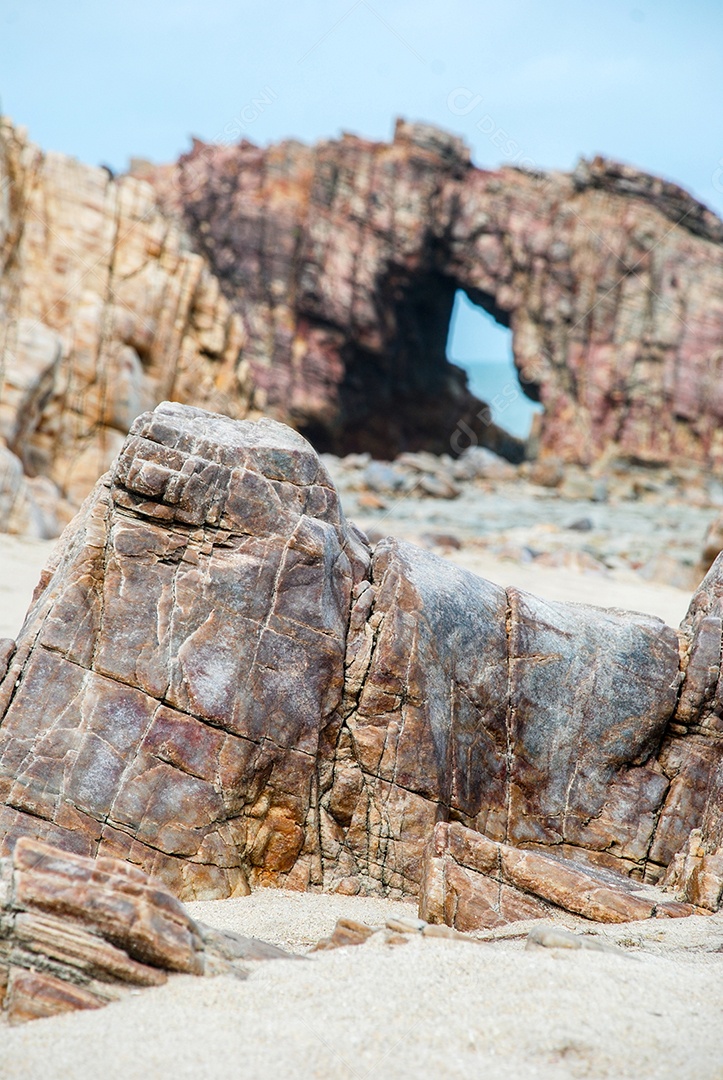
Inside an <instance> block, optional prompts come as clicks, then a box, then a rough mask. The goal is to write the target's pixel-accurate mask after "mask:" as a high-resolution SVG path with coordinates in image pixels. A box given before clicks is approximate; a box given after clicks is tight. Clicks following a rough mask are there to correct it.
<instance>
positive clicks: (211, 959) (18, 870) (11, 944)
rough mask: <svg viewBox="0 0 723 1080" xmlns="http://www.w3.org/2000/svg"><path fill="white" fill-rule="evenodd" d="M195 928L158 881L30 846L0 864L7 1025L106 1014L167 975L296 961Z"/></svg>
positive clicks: (111, 862) (126, 868)
mask: <svg viewBox="0 0 723 1080" xmlns="http://www.w3.org/2000/svg"><path fill="white" fill-rule="evenodd" d="M288 955H289V954H287V953H284V952H283V950H281V949H277V948H275V947H274V946H273V945H268V944H267V943H266V942H263V941H255V940H254V939H253V938H242V937H239V936H238V935H236V934H231V933H227V932H223V933H222V932H220V931H217V930H213V929H212V928H211V927H208V926H205V925H204V924H203V923H198V922H195V921H194V920H193V919H192V918H191V917H190V916H189V915H188V913H187V912H186V911H185V909H184V907H183V905H182V904H180V903H179V902H178V900H176V898H175V897H174V896H172V895H171V894H170V893H169V892H168V890H167V889H165V888H164V887H163V885H162V884H161V883H160V882H158V881H151V880H150V879H149V878H148V877H147V876H146V875H145V874H144V873H142V871H140V870H138V869H137V868H136V867H134V866H131V865H130V864H129V863H127V862H121V861H120V860H118V859H108V858H102V857H101V858H99V859H95V860H94V859H88V858H83V857H82V856H79V855H72V854H69V853H68V852H66V851H61V850H59V849H58V848H53V847H50V846H49V845H48V844H43V843H40V842H38V841H37V840H31V839H29V838H28V837H23V838H21V839H20V840H19V841H18V843H17V844H16V845H15V850H14V851H13V854H12V857H11V858H5V859H0V1017H7V1018H8V1019H9V1021H10V1023H22V1022H23V1021H25V1020H36V1019H39V1018H41V1017H45V1016H53V1015H56V1014H58V1013H63V1012H72V1011H75V1010H77V1009H98V1008H101V1007H102V1006H103V1005H106V1004H107V1003H108V1002H110V1001H116V1000H117V999H118V998H120V997H122V995H123V994H124V993H125V992H127V991H128V990H130V989H132V988H133V987H143V986H160V985H162V984H163V983H165V982H166V981H167V978H168V974H169V973H172V972H182V973H184V974H187V975H220V974H224V975H226V974H229V975H233V976H235V977H236V978H246V975H247V969H246V967H245V966H244V965H243V962H242V961H244V960H268V959H276V958H279V957H284V956H288Z"/></svg>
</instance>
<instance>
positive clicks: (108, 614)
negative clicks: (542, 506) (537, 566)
mask: <svg viewBox="0 0 723 1080" xmlns="http://www.w3.org/2000/svg"><path fill="white" fill-rule="evenodd" d="M721 567H723V560H721V562H719V563H716V565H715V567H714V568H713V570H711V573H710V574H709V575H708V578H706V581H705V582H704V583H703V585H702V586H701V589H700V590H699V592H698V593H697V594H696V596H695V597H694V599H693V602H692V605H691V610H690V613H689V616H688V618H687V620H686V621H685V622H684V624H683V627H682V629H681V636H680V639H679V638H678V636H677V635H676V634H675V632H674V631H673V630H671V629H670V628H669V627H667V626H665V625H664V624H663V623H662V622H661V621H660V620H658V619H655V618H652V617H649V616H645V615H640V614H634V613H625V612H619V611H614V610H602V609H599V608H592V607H586V606H583V605H574V604H562V603H552V602H549V601H543V600H540V599H537V598H535V597H533V596H530V595H528V594H526V593H523V592H521V591H519V590H516V589H512V588H511V589H507V590H505V589H502V588H500V587H499V586H497V585H494V584H492V583H490V582H486V581H483V580H482V579H480V578H477V577H475V576H474V575H473V574H470V573H468V572H466V571H464V570H462V569H459V568H457V567H455V566H453V565H451V564H450V563H448V562H445V561H444V560H442V559H439V558H437V557H436V556H434V555H433V554H431V553H430V552H427V551H423V550H420V549H419V548H416V547H414V546H413V545H411V544H407V543H403V542H400V541H396V540H393V539H387V540H384V541H382V542H380V543H379V544H378V545H377V547H376V550H375V552H374V556H373V558H371V557H370V552H369V548H368V545H367V544H366V541H365V539H364V538H363V537H362V536H361V535H360V534H359V533H358V532H357V531H356V530H355V529H354V527H353V526H352V525H350V524H349V523H347V522H346V521H345V519H344V517H343V514H342V512H341V508H340V506H339V500H338V496H337V493H336V491H335V489H334V487H333V485H332V484H331V481H330V479H329V476H328V474H327V472H326V470H325V468H324V465H323V464H322V462H321V461H320V459H319V457H318V456H317V455H316V454H315V452H314V451H313V450H312V448H311V447H310V445H309V444H308V443H307V442H306V441H305V440H304V439H303V438H302V437H301V436H300V435H299V434H297V433H295V432H293V431H291V430H290V429H288V428H285V427H283V426H282V425H279V424H277V423H276V422H274V421H271V420H262V421H258V422H251V421H243V422H237V421H232V420H230V419H228V418H226V417H222V416H218V415H213V414H209V413H205V412H203V411H202V410H198V409H193V408H190V407H188V406H182V405H170V404H163V405H161V406H159V407H158V408H157V409H156V410H155V412H153V413H149V414H144V415H143V416H141V417H140V418H139V419H138V420H137V421H136V423H135V424H134V426H133V428H132V431H131V433H130V435H129V436H128V438H127V440H126V442H125V443H124V446H123V448H122V451H121V453H120V455H119V457H118V460H117V462H116V464H115V465H114V467H113V469H112V471H111V472H110V473H109V474H108V475H107V476H106V477H104V478H103V479H102V480H101V481H100V482H99V483H98V485H97V487H96V489H95V491H94V493H93V495H92V496H91V497H90V498H89V499H88V501H87V502H86V504H85V506H84V508H83V510H82V511H81V513H80V514H79V515H78V517H77V518H76V519H75V521H74V522H73V524H72V525H71V526H70V527H69V529H68V531H67V532H66V534H65V536H64V538H63V541H62V543H61V544H60V546H59V548H58V549H57V551H56V554H55V556H54V561H53V563H52V565H51V566H50V567H49V568H48V570H47V571H46V572H45V574H44V575H43V578H42V580H41V583H40V586H39V588H38V590H37V591H36V595H35V599H34V602H33V605H32V607H31V610H30V612H29V614H28V618H27V620H26V622H25V625H24V627H23V629H22V632H21V634H20V635H19V638H18V641H17V643H8V644H7V646H6V647H4V648H2V649H0V662H2V666H3V667H4V668H5V669H6V674H5V677H4V678H3V679H2V681H0V850H2V851H5V852H9V851H11V850H12V848H13V846H14V844H15V843H16V841H17V838H18V837H20V836H24V835H30V836H34V837H38V838H40V839H43V840H46V841H48V842H52V843H55V844H58V845H59V846H61V847H63V848H66V849H69V850H71V851H75V852H77V853H78V854H81V855H88V856H100V857H101V858H102V857H105V856H113V857H116V858H122V859H125V860H127V861H128V862H129V863H134V864H136V865H137V866H139V867H140V868H141V869H142V870H144V871H146V872H150V873H153V874H155V875H157V876H158V877H159V878H161V879H162V880H163V881H164V882H165V883H166V885H167V886H169V887H170V888H171V889H172V890H173V891H174V892H175V893H176V894H177V895H178V896H179V897H181V898H182V899H185V898H213V897H218V896H229V895H243V894H244V893H245V892H247V891H248V889H249V888H250V887H251V886H254V885H285V886H287V887H290V888H297V889H305V888H324V889H327V890H329V891H339V892H341V893H344V894H354V893H360V892H361V893H374V892H376V893H381V894H384V895H390V896H416V895H418V893H419V891H420V887H422V882H423V880H425V881H427V882H428V880H429V874H428V870H427V868H426V863H425V846H426V844H427V842H428V840H429V838H430V837H431V836H432V834H433V832H434V829H435V826H437V828H438V829H440V828H442V826H444V827H445V828H446V827H447V826H446V824H445V823H448V822H449V821H450V820H451V821H453V822H455V823H457V824H454V825H450V826H449V829H450V830H451V832H450V835H452V836H457V830H459V829H462V832H463V835H464V837H466V838H469V837H472V838H474V837H478V838H479V843H481V844H486V845H488V847H486V848H484V850H485V851H487V852H488V854H489V855H490V858H492V856H494V858H492V862H491V863H490V865H489V867H488V868H487V869H486V870H484V872H483V871H482V870H481V869H480V867H479V866H477V864H474V865H475V866H476V869H475V870H474V874H475V875H476V876H474V877H473V878H472V879H470V877H469V874H468V872H467V871H468V870H469V867H468V865H467V863H466V862H465V860H464V859H463V858H461V857H460V858H457V857H456V855H455V858H454V859H452V857H451V856H449V858H450V859H451V861H450V862H449V865H448V866H447V867H446V870H445V875H446V876H445V881H447V882H448V886H445V889H446V893H445V894H444V895H445V896H448V897H449V896H452V897H453V898H454V899H453V902H452V901H450V903H452V908H453V909H454V910H452V908H450V907H449V903H448V902H447V900H445V899H444V896H442V898H441V899H439V900H438V903H437V906H438V908H439V910H440V911H443V912H445V915H444V917H445V918H448V919H452V920H456V921H457V922H458V923H459V922H460V921H461V922H464V921H465V920H466V919H467V920H471V921H475V920H478V919H479V908H480V904H481V900H480V897H481V896H482V895H483V894H484V896H485V898H486V899H485V901H484V902H485V904H486V905H487V908H486V910H488V914H487V915H486V916H485V917H486V918H488V919H489V920H491V923H494V922H495V921H496V922H499V921H508V920H511V919H515V918H521V917H527V916H529V915H530V913H531V912H538V913H539V912H540V911H545V910H546V906H545V905H547V904H550V903H552V904H557V905H558V906H564V905H566V904H568V903H570V904H571V905H573V906H572V908H571V909H572V910H578V909H577V908H576V907H575V906H574V904H575V903H576V901H574V899H569V897H570V896H571V895H572V893H573V892H574V888H573V885H574V883H575V882H576V881H579V880H580V875H581V874H587V875H588V877H589V880H590V882H591V884H590V885H589V888H590V890H592V892H593V893H594V894H595V895H596V896H599V895H603V896H604V895H605V889H606V888H607V885H606V884H605V882H606V879H605V874H604V873H603V871H607V870H609V871H615V872H616V875H619V874H621V873H622V874H630V875H632V876H633V877H635V878H638V879H643V878H645V879H647V880H649V881H655V880H657V879H658V878H660V877H661V876H662V874H663V873H664V871H665V868H666V867H667V866H668V865H669V863H670V862H671V860H672V859H673V857H674V856H675V855H676V854H677V853H678V852H679V851H680V850H681V849H682V848H683V847H684V845H685V844H686V842H687V840H688V836H689V834H690V832H691V830H692V829H696V828H700V829H701V830H702V843H703V845H704V848H705V854H706V855H707V856H713V855H714V853H715V852H716V851H717V850H718V849H719V848H720V846H721V844H722V843H723V836H722V835H721V833H722V831H723V820H722V818H723V811H721V790H723V788H722V784H721V774H722V771H723V770H722V769H721V757H720V747H721V737H720V716H721V715H723V709H721V708H720V707H719V704H718V702H719V690H718V680H719V678H720V660H719V649H720V640H719V639H720V628H719V622H716V619H718V620H720V611H719V608H720V604H721V595H723V585H721V583H720V580H719V579H720V577H721ZM716 635H718V636H716ZM681 679H682V680H683V681H682V685H681ZM440 822H441V823H442V824H441V825H439V824H438V823H440ZM469 842H470V843H471V842H472V841H471V840H470V841H469ZM465 843H467V840H465ZM521 849H525V850H521ZM475 850H477V851H478V853H479V850H482V848H480V847H479V844H478V847H477V848H476V849H475ZM501 852H504V860H503V861H504V866H505V869H504V875H503V877H504V880H503V878H500V879H499V881H498V880H497V878H496V877H495V875H496V874H497V873H498V867H497V863H496V862H495V860H497V859H498V857H499V858H502V855H501V854H500V853H501ZM516 853H517V854H516ZM553 856H554V858H553ZM446 857H447V856H445V858H446ZM550 859H552V862H550ZM539 860H542V862H541V863H540V862H539ZM545 860H547V861H545ZM427 862H428V859H427ZM493 863H494V865H493ZM711 865H712V864H711ZM540 867H542V869H540ZM550 867H552V868H553V869H554V871H555V875H552V871H551V870H550ZM581 867H583V868H584V869H581ZM543 871H544V874H546V875H547V877H546V878H545V880H547V881H548V886H547V887H546V888H547V891H545V890H543V891H540V890H539V889H537V887H536V886H535V887H533V886H531V885H530V886H529V887H528V884H526V882H527V879H528V878H529V879H530V881H534V880H537V878H539V877H540V875H541V874H543ZM500 873H501V871H500ZM596 875H598V876H597V877H596ZM600 875H602V876H600ZM543 876H544V875H543ZM553 878H554V880H553ZM586 880H587V879H586ZM617 880H618V878H617V876H615V881H616V882H617ZM554 881H557V882H558V887H557V892H555V891H554V889H553V885H552V884H549V883H550V882H552V883H553V884H554ZM630 887H631V888H633V890H634V889H635V888H637V886H633V885H631V886H630ZM424 888H425V889H427V890H428V891H429V889H430V888H431V886H429V885H425V886H424ZM615 888H616V889H617V888H618V886H617V885H615ZM706 889H707V891H706V895H710V889H708V887H707V886H706ZM591 895H592V893H591ZM615 895H616V896H617V895H618V894H617V893H615ZM624 895H625V897H626V898H627V899H626V900H625V904H624V905H623V909H622V910H624V911H625V912H628V910H629V909H630V908H631V906H634V904H633V900H631V899H630V897H629V894H628V893H625V894H624ZM635 895H636V894H635V892H634V891H633V893H631V894H630V896H633V897H635ZM646 897H647V894H646ZM596 903H599V906H600V910H601V911H603V912H605V911H607V912H609V911H610V910H614V905H613V902H612V900H609V899H605V900H604V902H603V901H602V900H599V901H598V900H596V901H595V902H593V900H592V899H591V900H589V902H588V901H586V904H587V907H586V910H585V912H582V913H587V914H588V917H597V916H596V915H595V912H596V911H597V908H596V907H595V904H596ZM635 903H639V904H640V905H643V907H645V905H646V904H647V905H648V908H649V900H648V899H647V898H645V897H644V898H643V899H640V898H637V899H636V900H635ZM440 905H441V906H440ZM625 905H627V906H625ZM641 910H642V908H641ZM646 910H647V909H646ZM465 911H466V912H467V914H464V912H465ZM601 917H603V916H601ZM626 917H627V916H626Z"/></svg>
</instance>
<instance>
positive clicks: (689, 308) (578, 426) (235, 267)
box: [145, 120, 723, 467]
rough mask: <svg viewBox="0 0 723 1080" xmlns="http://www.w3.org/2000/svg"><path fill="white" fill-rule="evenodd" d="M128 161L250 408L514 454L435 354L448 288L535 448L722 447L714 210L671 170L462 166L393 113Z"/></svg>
mask: <svg viewBox="0 0 723 1080" xmlns="http://www.w3.org/2000/svg"><path fill="white" fill-rule="evenodd" d="M145 175H146V177H147V179H149V180H150V181H151V182H153V183H154V184H155V186H156V189H157V190H158V192H159V196H160V198H161V200H162V202H163V203H164V205H165V207H166V209H167V210H168V211H169V212H171V213H176V214H178V215H180V216H181V217H182V220H183V223H184V226H185V228H186V229H187V230H188V232H189V234H190V235H191V237H192V238H193V242H194V244H195V245H196V248H197V250H199V251H200V252H202V253H203V254H204V255H205V256H206V258H207V259H208V260H209V263H210V265H211V266H212V267H213V270H214V272H215V274H216V275H217V276H218V278H219V280H220V281H221V283H222V287H223V290H224V293H225V295H226V296H227V297H228V298H229V300H230V301H231V303H232V305H233V306H234V308H235V309H236V310H237V311H238V312H240V313H241V315H242V317H243V319H244V325H245V327H246V330H247V334H248V345H247V346H246V347H245V350H244V356H245V357H246V358H247V360H248V363H249V365H250V368H251V372H252V374H253V378H254V382H255V385H256V387H257V388H258V391H257V400H258V402H259V404H260V406H261V407H263V408H264V409H266V410H268V411H269V413H270V415H274V416H277V417H278V418H280V419H284V420H289V419H290V420H291V421H292V422H293V423H294V424H296V425H297V426H299V427H300V428H301V429H302V430H304V431H305V432H307V433H308V434H309V435H310V436H311V437H312V438H313V439H314V441H315V442H316V443H317V445H318V446H319V447H320V448H324V449H335V450H338V451H345V450H354V449H369V450H374V451H376V453H377V456H380V457H388V456H389V451H390V448H392V447H396V448H398V449H414V448H416V447H421V446H426V447H427V448H428V449H435V450H438V451H448V450H449V449H450V437H451V438H452V441H453V449H454V450H456V451H459V450H461V449H463V448H464V447H465V446H467V445H469V443H470V441H476V440H479V441H481V442H482V443H485V444H487V445H491V446H493V448H494V447H497V448H498V449H504V450H505V451H506V452H507V453H511V454H514V449H515V448H514V447H513V446H512V445H510V444H508V445H507V446H505V445H504V443H503V441H502V439H501V436H500V435H499V433H497V432H495V431H494V428H493V427H492V426H490V424H489V410H487V409H485V408H484V407H483V406H482V405H481V403H479V402H475V401H474V399H472V398H471V397H470V395H469V393H468V391H467V390H466V389H465V385H464V379H463V377H462V376H461V374H460V373H459V372H458V371H457V370H456V369H455V368H453V367H451V366H450V365H448V364H447V363H446V360H445V344H446V338H447V331H448V326H449V318H450V313H451V310H452V303H453V299H454V292H455V290H456V289H463V290H464V291H465V292H466V293H467V295H468V296H469V297H470V299H471V300H472V301H473V302H475V303H476V304H478V305H479V306H480V307H482V308H483V309H484V310H486V311H487V312H489V313H490V314H491V315H492V316H494V318H495V319H496V320H497V321H498V322H499V323H500V324H501V325H503V326H506V327H509V328H510V329H511V330H512V337H513V351H514V358H515V363H516V366H517V369H518V371H519V373H520V376H521V379H522V386H523V387H524V390H525V392H526V393H528V394H529V396H530V397H532V398H534V399H535V400H538V399H539V400H540V401H541V402H542V403H543V405H544V407H545V412H544V414H543V416H542V420H541V428H540V430H539V439H540V447H541V452H542V454H543V455H555V456H556V457H559V458H562V459H565V460H567V461H577V462H582V463H589V462H591V461H593V460H595V459H597V458H599V457H601V456H602V455H603V454H605V452H606V450H608V449H609V448H610V446H611V444H614V445H615V446H616V447H617V449H618V451H619V452H621V453H622V454H625V455H629V456H634V457H636V458H640V459H644V460H646V461H673V460H679V459H691V460H696V461H699V462H705V463H707V464H710V465H714V466H716V467H718V466H720V464H721V463H722V462H723V436H721V431H722V430H723V428H722V426H721V419H722V418H723V394H722V393H721V390H720V385H721V382H720V341H721V339H722V338H723V305H721V300H720V297H721V295H723V223H722V222H721V221H720V220H719V219H718V218H717V217H716V216H715V214H713V213H712V212H711V211H709V210H707V209H706V208H705V207H704V206H703V205H702V204H701V203H699V202H697V201H696V200H695V199H693V198H692V197H691V196H690V195H688V194H687V193H686V192H684V191H683V190H682V189H680V188H679V187H677V186H676V185H674V184H670V183H667V182H665V181H663V180H660V179H658V178H656V177H653V176H650V175H648V174H646V173H643V172H640V171H638V170H636V169H633V168H631V167H629V166H624V165H620V164H618V163H616V162H613V161H608V160H605V159H602V158H595V159H594V160H593V161H581V162H580V164H579V165H578V167H577V169H576V170H575V171H574V172H573V173H571V174H568V173H562V172H551V173H544V172H537V171H529V170H523V169H518V168H514V167H505V168H501V169H498V170H492V171H490V170H485V169H477V168H475V167H474V166H472V164H471V163H470V158H469V151H468V149H467V147H466V146H465V145H464V144H463V142H462V141H461V140H460V139H459V138H456V137H455V136H452V135H449V134H446V133H444V132H442V131H439V130H438V129H436V128H433V127H430V126H429V125H426V124H411V123H406V122H404V121H401V120H400V121H398V123H397V126H396V130H395V133H394V139H393V141H392V142H391V143H389V144H385V143H374V142H369V141H367V140H365V139H360V138H357V137H355V136H353V135H344V136H343V138H342V139H341V140H338V141H325V142H321V143H318V144H317V145H315V146H313V147H307V146H302V145H301V144H300V143H298V142H294V141H287V142H283V143H281V144H279V145H277V146H272V147H269V148H268V149H266V150H262V149H260V148H258V147H255V146H252V145H251V144H250V143H248V142H242V143H240V144H239V145H238V146H210V145H207V144H204V143H201V142H196V143H195V144H194V147H193V149H192V150H191V152H190V153H188V154H186V155H184V156H183V157H182V158H181V159H180V160H179V162H178V163H177V164H176V165H175V166H169V167H167V168H165V169H158V170H156V171H155V172H154V171H153V170H151V171H150V172H147V173H146V174H145ZM520 392H522V390H520ZM259 395H260V396H259Z"/></svg>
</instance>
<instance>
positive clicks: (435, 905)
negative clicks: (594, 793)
mask: <svg viewBox="0 0 723 1080" xmlns="http://www.w3.org/2000/svg"><path fill="white" fill-rule="evenodd" d="M555 910H558V911H560V910H563V911H569V912H571V913H573V914H575V915H581V916H582V917H583V918H586V919H593V920H595V921H596V922H612V923H617V922H632V921H634V920H636V919H650V918H654V917H658V918H682V917H684V916H686V915H690V914H693V912H694V911H695V908H693V907H692V906H691V905H690V904H684V903H680V902H676V901H674V900H673V901H671V900H670V899H668V898H667V897H666V896H665V894H664V893H662V892H661V891H660V890H659V889H655V888H653V887H651V886H649V885H642V884H641V883H640V882H635V881H632V880H631V879H630V878H629V877H625V876H623V875H622V874H619V873H616V872H614V871H611V870H607V869H603V868H601V867H599V866H591V865H584V864H582V863H580V862H572V861H570V860H567V859H563V858H561V857H560V856H559V855H557V854H555V853H551V852H542V851H537V850H522V849H520V848H514V847H510V846H509V845H508V844H500V843H496V842H495V841H492V840H489V839H488V838H487V837H485V836H482V835H480V834H479V833H477V832H473V831H472V830H471V829H466V828H465V827H464V826H463V825H460V824H458V823H452V824H447V823H445V822H440V823H439V824H438V825H436V826H435V829H434V833H433V835H432V837H431V839H430V842H429V845H428V848H427V852H426V860H425V871H424V877H423V879H422V887H421V890H420V896H419V914H420V916H421V917H422V918H423V919H427V920H428V921H429V922H433V923H446V924H447V925H449V926H453V927H455V928H456V929H458V930H463V931H464V930H479V929H481V928H483V927H494V926H500V925H504V924H505V923H508V922H514V921H516V920H518V919H534V918H544V917H545V916H547V917H549V916H550V915H552V914H554V912H555Z"/></svg>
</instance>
